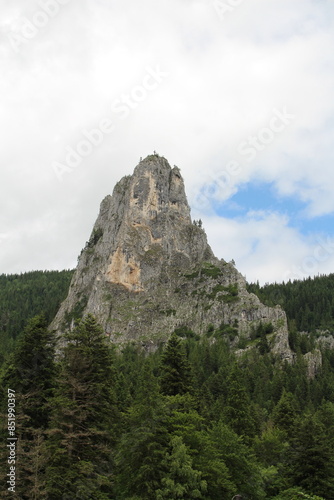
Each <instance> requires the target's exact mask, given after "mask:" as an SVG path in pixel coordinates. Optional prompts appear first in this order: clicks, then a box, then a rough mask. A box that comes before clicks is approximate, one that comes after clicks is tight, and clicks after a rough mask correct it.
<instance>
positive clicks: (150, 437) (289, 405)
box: [1, 316, 334, 500]
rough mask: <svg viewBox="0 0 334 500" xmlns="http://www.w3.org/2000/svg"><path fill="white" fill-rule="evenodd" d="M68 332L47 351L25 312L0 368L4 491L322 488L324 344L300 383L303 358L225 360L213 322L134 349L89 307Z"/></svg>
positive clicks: (330, 456) (332, 465)
mask: <svg viewBox="0 0 334 500" xmlns="http://www.w3.org/2000/svg"><path fill="white" fill-rule="evenodd" d="M180 334H182V335H185V336H184V337H183V338H181V337H180ZM67 340H68V344H67V345H66V346H64V348H63V354H62V357H60V358H59V357H58V361H55V358H54V353H53V347H52V346H53V342H52V338H51V334H50V332H49V331H48V329H47V323H46V322H45V319H43V318H41V317H37V318H34V319H33V320H31V321H30V322H29V324H28V326H27V328H26V329H25V333H24V335H23V336H21V338H20V339H19V341H18V343H17V345H16V349H15V352H14V354H13V356H12V357H11V360H10V362H8V363H7V364H6V365H5V366H4V367H3V371H2V377H1V390H2V397H1V400H2V411H3V412H6V402H7V388H10V389H11V391H15V395H16V396H15V397H16V436H17V437H18V441H17V445H16V446H17V447H16V453H17V462H16V463H15V467H16V469H15V478H16V489H15V492H16V494H17V496H16V497H14V498H20V499H22V500H25V499H27V500H28V499H29V500H30V499H36V498H38V499H47V500H59V499H70V498H71V499H72V498H77V499H82V500H83V499H87V500H88V499H94V500H95V499H97V500H108V499H109V500H111V499H113V500H130V499H131V500H140V499H142V500H163V499H165V500H172V499H180V498H181V499H185V500H189V499H191V498H197V499H206V500H231V499H232V497H233V496H234V495H236V494H241V495H243V498H244V499H248V500H264V499H276V500H299V499H315V498H317V497H318V496H319V497H321V498H324V499H326V500H332V499H333V498H334V495H333V492H334V353H333V352H330V351H327V352H324V353H323V354H324V364H323V369H322V372H321V373H319V374H318V375H317V377H316V378H314V379H309V378H308V377H307V374H306V367H305V364H304V360H303V357H302V355H299V356H297V359H296V362H295V363H294V364H293V365H285V366H283V367H281V366H278V365H277V364H276V363H275V360H274V358H273V357H272V355H271V354H270V353H266V354H264V355H261V354H260V352H259V351H258V350H257V349H254V350H253V351H250V352H248V353H244V354H243V355H242V356H241V357H240V356H239V357H236V356H235V355H234V354H233V353H232V352H231V351H230V348H229V345H228V343H227V342H226V340H225V339H224V338H222V336H221V332H219V331H213V332H212V331H210V332H208V335H205V336H204V337H202V338H199V337H197V336H194V335H193V334H192V332H191V331H187V333H185V331H183V332H178V333H174V334H173V335H172V337H171V338H170V340H169V342H168V343H167V344H166V345H162V346H161V347H160V349H159V350H158V351H157V352H155V353H154V354H150V355H146V354H145V353H144V352H143V351H142V350H141V349H140V348H138V347H136V346H134V345H127V346H124V347H123V348H122V349H121V350H117V351H116V350H115V349H114V348H113V347H112V345H111V344H110V342H109V341H108V337H107V336H106V335H105V333H104V332H103V330H102V329H101V328H100V327H99V325H98V324H97V322H96V320H95V319H94V317H92V316H88V317H87V318H86V319H85V320H84V321H83V322H81V323H80V324H79V325H78V326H77V328H76V329H75V330H73V331H72V332H71V333H69V334H68V336H67ZM6 418H7V415H6V416H5V419H4V420H5V422H6ZM7 432H8V431H7V429H6V428H5V429H4V430H3V431H2V441H3V442H4V440H5V438H6V436H7ZM1 451H2V457H1V460H2V463H6V453H7V450H6V449H5V447H3V449H2V450H1ZM5 469H6V468H4V469H2V482H3V484H5V480H6V479H5V474H6V470H5ZM2 497H5V498H13V496H11V495H10V494H8V491H6V489H3V491H2Z"/></svg>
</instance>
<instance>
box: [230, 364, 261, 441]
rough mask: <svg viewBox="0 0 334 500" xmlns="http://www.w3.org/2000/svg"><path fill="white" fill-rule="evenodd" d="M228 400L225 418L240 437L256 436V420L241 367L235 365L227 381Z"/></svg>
mask: <svg viewBox="0 0 334 500" xmlns="http://www.w3.org/2000/svg"><path fill="white" fill-rule="evenodd" d="M227 387H228V392H227V398H226V405H225V407H224V413H223V414H224V418H225V421H226V422H227V423H228V425H229V426H230V427H231V429H233V431H234V432H236V433H237V434H238V435H239V436H245V437H253V436H254V435H255V420H254V416H253V414H252V410H251V401H250V398H249V396H248V393H247V391H246V388H245V386H244V383H243V379H242V375H241V373H240V367H239V366H238V365H237V364H235V365H234V367H233V368H232V370H231V373H230V375H229V377H228V379H227Z"/></svg>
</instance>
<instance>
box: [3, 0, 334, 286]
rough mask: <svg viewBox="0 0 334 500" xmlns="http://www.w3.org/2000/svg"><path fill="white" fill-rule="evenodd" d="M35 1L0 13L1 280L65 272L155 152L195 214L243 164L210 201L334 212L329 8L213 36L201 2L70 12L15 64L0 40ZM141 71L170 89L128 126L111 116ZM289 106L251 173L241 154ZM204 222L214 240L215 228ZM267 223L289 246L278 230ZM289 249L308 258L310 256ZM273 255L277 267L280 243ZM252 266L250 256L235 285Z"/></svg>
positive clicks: (286, 5)
mask: <svg viewBox="0 0 334 500" xmlns="http://www.w3.org/2000/svg"><path fill="white" fill-rule="evenodd" d="M50 1H51V0H50ZM54 1H56V0H54ZM41 2H42V0H40V1H34V0H24V1H23V0H17V1H16V2H15V7H14V6H13V3H12V2H11V1H10V0H4V5H3V9H2V20H1V25H0V37H1V38H0V62H1V67H2V69H3V71H2V76H0V90H1V93H2V95H3V96H4V97H5V98H4V99H3V101H2V104H1V108H0V111H1V113H0V134H1V136H2V137H3V138H5V139H4V140H2V141H1V146H0V152H1V157H2V171H1V187H0V195H1V196H0V209H1V211H0V214H1V216H0V223H1V227H0V232H1V233H2V234H6V235H10V237H8V238H6V239H5V240H3V239H2V240H1V246H0V262H1V266H0V272H13V271H20V270H22V271H23V270H26V269H30V268H36V267H45V268H54V267H55V266H56V267H70V266H73V265H75V261H76V256H77V255H78V253H79V252H80V249H81V247H82V246H83V244H84V242H85V240H86V239H87V238H88V237H89V233H90V230H91V226H92V223H93V221H94V218H95V216H96V213H97V211H98V206H99V203H100V201H101V199H102V198H103V197H104V196H105V195H106V194H108V193H110V192H111V191H112V189H113V185H114V184H115V182H116V181H117V180H118V179H119V178H120V177H121V176H122V175H125V174H129V173H131V172H132V170H133V168H134V166H135V165H136V164H137V162H138V160H139V157H140V156H146V155H147V154H150V153H151V152H152V151H153V149H155V150H157V151H158V152H159V153H160V154H162V155H164V156H165V157H166V158H167V159H168V160H169V161H170V163H171V164H174V163H175V164H177V165H178V166H180V167H181V169H182V173H183V175H184V177H185V181H186V187H187V192H188V193H189V195H190V202H191V203H192V204H193V206H194V209H195V210H196V208H197V209H199V206H198V204H197V205H196V203H197V202H196V197H197V198H198V194H199V193H200V192H201V191H203V186H205V185H208V184H210V183H212V182H213V181H212V179H215V178H222V175H223V173H224V171H225V170H226V165H228V164H229V162H231V161H237V162H239V163H240V165H241V167H242V168H241V170H240V172H239V173H238V175H233V176H232V178H231V179H230V182H229V183H228V185H227V186H222V184H220V190H218V191H217V192H216V198H217V199H226V198H228V197H229V196H230V195H231V194H232V193H234V192H235V191H236V190H237V189H238V187H239V186H240V185H241V184H242V183H245V182H248V181H252V180H254V179H257V180H263V181H268V182H274V183H275V185H276V187H277V189H278V191H279V192H280V193H281V194H282V195H291V196H294V197H296V198H297V199H301V200H304V201H306V202H307V204H308V209H307V210H308V211H307V216H309V217H312V216H316V215H320V214H326V213H332V212H333V211H334V201H333V196H332V186H333V182H334V177H333V176H334V173H333V172H334V171H333V169H332V162H333V151H332V143H333V111H334V110H333V107H334V104H333V99H332V88H333V77H334V69H333V65H332V53H333V45H334V44H333V39H334V35H333V33H334V30H333V13H334V5H332V4H331V3H329V2H325V1H317V2H316V1H313V0H305V1H304V2H303V6H302V8H301V4H300V2H299V1H298V0H289V1H288V0H272V1H271V2H268V1H265V0H253V1H252V2H243V3H242V4H241V5H240V6H239V7H237V8H235V9H234V11H233V12H231V13H230V14H229V15H228V16H226V19H224V21H221V20H220V19H219V17H218V15H217V14H216V12H215V9H214V8H213V4H212V2H211V1H210V0H187V1H180V0H170V1H169V2H168V3H167V2H158V3H157V2H153V0H143V2H140V3H138V2H135V1H134V0H125V1H124V2H123V3H119V2H116V1H109V0H108V1H107V0H85V1H81V0H70V1H69V2H68V3H67V5H63V6H62V7H61V8H60V9H59V13H58V14H57V15H56V16H54V17H53V18H52V19H51V18H50V20H49V22H48V23H47V24H46V26H45V27H44V28H41V29H39V30H38V33H37V34H36V35H35V36H34V37H33V38H31V39H29V40H27V41H26V43H24V44H22V47H20V50H19V51H18V52H15V51H14V50H13V47H12V46H11V44H10V41H9V39H8V36H9V35H10V34H11V33H13V32H17V30H19V29H20V23H21V22H22V17H25V18H27V19H29V20H33V19H34V14H35V13H36V12H37V11H38V10H40V9H41ZM15 30H16V31H15ZM148 66H150V67H156V66H160V67H161V68H162V69H163V70H164V71H166V72H168V73H169V76H168V78H166V79H164V81H162V82H161V84H160V85H159V86H158V87H157V88H156V89H155V90H154V91H152V92H149V93H148V95H147V98H146V99H145V100H143V102H140V103H139V104H138V106H137V107H136V108H135V109H133V110H131V113H130V114H129V117H128V118H126V119H125V120H123V121H122V120H120V119H119V116H117V114H115V113H113V112H112V103H113V102H114V101H115V100H116V99H120V98H121V97H122V95H123V94H128V93H129V92H131V91H132V89H134V88H135V86H137V85H139V84H141V82H142V80H143V78H144V77H145V74H146V71H147V67H148ZM284 106H286V108H287V110H288V111H289V112H290V113H291V114H294V115H295V119H294V120H293V122H292V123H291V124H290V125H289V126H288V127H286V129H285V130H284V131H283V132H282V133H281V134H277V135H275V137H274V140H273V141H272V142H271V143H270V144H268V146H267V147H266V148H265V149H264V150H263V151H261V152H259V153H258V154H257V156H256V158H255V159H254V160H253V161H251V162H247V161H246V158H245V157H243V156H242V155H240V153H239V152H238V146H239V145H240V143H241V142H243V141H248V139H249V137H250V136H254V135H255V136H256V135H257V134H258V133H259V131H260V130H261V129H262V128H263V127H267V125H268V123H269V121H270V119H271V117H272V115H273V109H283V108H284ZM104 118H108V119H110V120H112V121H113V123H115V130H114V131H113V132H112V133H111V134H109V135H108V136H105V138H104V140H103V143H102V144H101V146H99V147H96V148H94V149H93V151H92V154H90V155H89V156H87V158H85V159H84V161H82V162H81V164H80V165H79V166H78V167H77V168H76V169H75V170H73V172H71V173H69V174H68V175H66V176H64V179H63V182H62V183H60V182H58V180H57V177H56V175H55V173H54V171H53V168H52V165H53V162H55V161H58V162H61V161H63V160H64V157H65V155H66V148H67V147H69V146H70V147H75V146H76V145H77V144H78V141H80V140H81V139H82V130H83V129H92V128H94V127H96V126H97V125H98V124H99V122H100V121H101V120H102V119H104ZM211 208H212V207H211ZM201 209H202V210H203V212H204V213H206V214H207V215H209V214H210V213H211V216H212V212H210V206H202V208H201ZM212 217H213V216H212ZM212 217H211V218H209V219H208V220H207V225H208V227H211V226H212V225H213V224H215V223H217V224H218V226H217V227H221V221H220V222H218V221H217V220H216V219H215V218H214V217H213V218H212ZM264 220H267V219H266V218H265V219H264ZM274 223H275V224H276V225H277V228H284V227H285V232H284V234H288V233H287V232H288V231H289V228H288V226H287V225H286V226H284V223H283V222H282V221H281V219H280V218H278V219H277V220H276V219H275V220H272V221H271V224H273V225H274ZM224 224H225V225H226V224H227V222H224ZM252 224H253V225H254V224H255V223H254V222H252V219H251V220H250V225H252ZM263 224H265V222H263ZM227 225H228V227H229V228H230V230H231V231H232V228H233V227H234V231H239V230H240V229H241V228H244V226H240V223H236V222H235V221H230V222H229V224H227ZM224 227H225V226H224ZM254 229H255V228H254ZM289 234H290V233H289ZM267 236H268V235H267ZM294 237H295V240H293V241H296V242H297V241H299V243H300V244H299V245H297V246H295V247H294V252H295V253H296V252H297V251H298V252H300V255H301V256H302V255H304V253H303V252H304V251H306V252H307V251H308V249H309V246H308V243H307V242H304V240H303V238H302V237H301V236H300V235H298V233H297V232H295V233H294ZM268 238H269V240H270V238H272V239H273V241H274V234H271V235H269V236H268ZM298 238H299V239H298ZM269 240H268V243H267V244H268V245H269ZM261 241H262V240H261ZM270 241H271V240H270ZM245 244H246V243H245ZM264 244H265V240H264V239H263V241H262V243H261V244H258V246H257V248H258V250H257V251H258V252H260V250H261V249H262V248H264ZM284 245H285V246H284ZM246 246H247V245H246ZM283 246H284V249H285V250H284V249H283ZM279 248H281V255H282V256H285V257H284V259H285V262H286V264H284V259H283V257H281V258H280V260H279V261H280V262H282V267H285V268H286V267H287V266H289V265H290V260H289V258H288V254H289V252H291V246H290V243H289V238H288V237H287V238H286V239H284V240H283V242H282V243H280V244H279ZM235 250H236V251H237V248H236V249H235ZM217 252H218V250H217ZM219 253H220V255H221V256H223V257H224V246H222V247H221V251H219ZM238 255H239V254H237V255H236V256H235V258H236V260H237V261H238ZM247 255H248V254H247ZM259 255H260V254H259ZM230 257H231V258H233V255H231V256H230ZM245 259H246V256H245ZM252 259H253V260H252ZM263 262H264V261H263ZM257 263H258V261H256V254H255V253H254V257H252V258H251V259H250V260H249V261H248V264H246V260H245V267H244V268H243V269H244V271H243V272H246V271H247V269H248V268H249V269H255V264H257ZM242 265H243V264H242ZM328 265H329V264H328ZM247 266H248V267H247ZM261 269H262V268H261ZM255 272H256V271H254V273H255ZM261 272H262V271H261ZM266 272H267V276H268V279H267V280H268V281H270V280H272V279H274V278H273V276H276V275H277V272H276V270H275V268H273V267H272V266H271V264H270V261H269V260H268V264H267V268H266ZM246 274H247V275H248V274H249V273H248V272H247V273H246Z"/></svg>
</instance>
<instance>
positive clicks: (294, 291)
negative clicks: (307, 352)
mask: <svg viewBox="0 0 334 500" xmlns="http://www.w3.org/2000/svg"><path fill="white" fill-rule="evenodd" d="M248 291H249V292H253V293H255V294H256V295H257V296H258V297H259V298H260V300H261V302H263V303H264V304H267V305H269V306H274V305H276V304H280V305H281V306H282V308H283V309H284V310H285V312H286V314H287V317H288V319H289V322H290V324H292V325H293V326H294V327H295V328H296V329H297V330H298V331H307V332H314V331H315V330H317V329H329V330H330V331H334V274H330V275H328V276H317V277H315V278H307V279H305V280H302V281H300V280H295V281H288V282H287V283H282V284H279V283H273V284H266V285H264V286H260V285H259V283H252V284H250V285H248Z"/></svg>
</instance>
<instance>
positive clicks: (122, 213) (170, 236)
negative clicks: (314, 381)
mask: <svg viewBox="0 0 334 500" xmlns="http://www.w3.org/2000/svg"><path fill="white" fill-rule="evenodd" d="M86 313H92V314H94V315H95V316H96V317H97V319H98V321H99V322H100V323H101V324H102V326H103V327H104V329H105V332H106V334H107V335H109V336H110V339H111V340H112V341H113V342H118V343H123V342H127V341H134V342H137V343H140V344H142V345H143V346H144V347H145V348H146V349H148V350H150V349H151V348H152V349H155V348H156V346H157V345H158V344H159V342H161V341H165V340H166V339H167V338H168V337H169V335H170V334H171V332H172V331H173V330H175V329H176V328H180V327H187V328H189V329H192V330H193V331H194V332H195V333H197V334H199V335H203V334H206V333H207V331H208V329H209V330H210V328H211V329H212V327H214V328H218V327H219V326H221V325H230V326H231V328H233V331H234V332H235V336H234V338H231V339H230V340H231V342H232V344H235V345H237V343H238V342H240V339H241V338H243V339H246V340H247V339H249V336H250V332H251V330H254V328H256V327H257V326H258V325H259V324H260V323H261V322H262V323H272V324H273V326H274V331H273V332H272V333H271V334H270V335H269V336H268V340H269V341H270V345H271V347H272V349H273V351H274V352H275V353H276V354H277V356H278V357H280V358H282V359H286V360H291V359H292V353H291V351H290V348H289V344H288V333H287V325H286V316H285V313H284V311H283V310H282V309H281V308H280V307H279V306H277V307H275V308H270V307H267V306H264V305H263V304H261V302H260V301H259V299H258V298H257V297H256V296H255V295H253V294H250V293H248V292H247V290H246V282H245V279H244V278H243V276H242V275H241V274H240V273H239V272H238V271H237V270H236V269H235V267H234V265H232V264H231V263H227V262H225V261H224V260H219V259H217V258H216V257H215V256H214V254H213V252H212V250H211V248H210V246H209V245H208V242H207V238H206V234H205V231H204V230H203V229H202V228H201V227H200V225H199V224H194V223H193V222H192V220H191V217H190V208H189V205H188V202H187V198H186V194H185V189H184V183H183V179H182V177H181V174H180V170H179V169H178V168H177V167H174V168H171V167H170V165H169V164H168V162H167V160H166V159H165V158H162V157H160V156H158V155H152V156H148V157H147V158H145V159H144V160H143V161H141V162H140V163H139V165H137V167H136V168H135V170H134V172H133V175H131V176H127V177H124V178H123V179H121V180H120V181H119V182H118V183H117V184H116V186H115V188H114V191H113V194H112V196H110V195H109V196H107V197H106V198H105V199H104V200H103V201H102V203H101V207H100V213H99V216H98V218H97V220H96V223H95V225H94V228H93V231H92V234H91V237H90V239H89V241H88V242H87V244H86V246H85V248H84V249H83V251H82V253H81V255H80V257H79V261H78V267H77V269H76V272H75V274H74V276H73V279H72V282H71V285H70V289H69V294H68V297H67V298H66V300H65V301H64V302H63V304H62V305H61V308H60V310H59V311H58V314H57V315H56V318H55V319H54V321H53V323H52V325H51V327H52V328H53V329H55V330H57V332H59V334H61V333H62V332H64V331H65V330H66V329H68V328H71V327H72V326H73V324H74V321H75V320H76V319H78V318H79V317H81V316H82V315H84V314H86ZM225 329H226V328H225ZM224 331H225V330H224V327H223V326H222V335H224ZM232 337H233V335H232Z"/></svg>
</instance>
